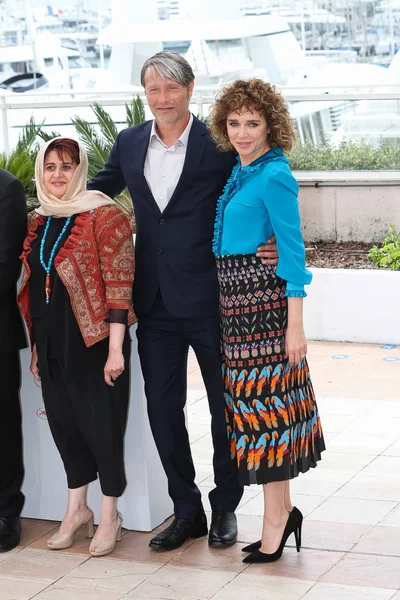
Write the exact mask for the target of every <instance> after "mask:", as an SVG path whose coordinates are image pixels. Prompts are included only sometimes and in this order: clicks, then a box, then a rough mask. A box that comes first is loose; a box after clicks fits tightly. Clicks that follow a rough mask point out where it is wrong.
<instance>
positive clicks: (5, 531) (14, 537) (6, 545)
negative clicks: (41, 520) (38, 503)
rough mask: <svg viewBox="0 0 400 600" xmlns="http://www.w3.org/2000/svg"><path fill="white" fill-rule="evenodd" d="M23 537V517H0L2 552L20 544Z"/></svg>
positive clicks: (0, 548) (0, 547)
mask: <svg viewBox="0 0 400 600" xmlns="http://www.w3.org/2000/svg"><path fill="white" fill-rule="evenodd" d="M20 539H21V519H20V518H19V517H0V552H8V551H9V550H12V549H13V548H15V546H18V544H19V542H20Z"/></svg>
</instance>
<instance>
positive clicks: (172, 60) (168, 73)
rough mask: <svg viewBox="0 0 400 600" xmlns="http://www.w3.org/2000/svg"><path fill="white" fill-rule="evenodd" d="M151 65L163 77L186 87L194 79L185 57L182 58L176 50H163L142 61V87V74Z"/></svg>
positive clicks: (141, 75)
mask: <svg viewBox="0 0 400 600" xmlns="http://www.w3.org/2000/svg"><path fill="white" fill-rule="evenodd" d="M150 67H152V68H153V69H156V70H157V71H158V72H159V74H160V75H161V77H162V78H163V79H172V81H176V83H179V84H180V85H184V86H185V87H188V85H189V84H190V83H192V81H194V73H193V69H192V67H191V66H190V65H189V63H188V61H187V60H186V58H183V56H181V55H180V54H178V52H172V51H170V50H163V51H162V52H158V53H157V54H154V56H150V58H148V59H147V60H146V62H145V63H144V65H143V67H142V71H141V73H140V81H141V84H142V86H143V87H145V85H144V76H145V74H146V71H147V69H149V68H150Z"/></svg>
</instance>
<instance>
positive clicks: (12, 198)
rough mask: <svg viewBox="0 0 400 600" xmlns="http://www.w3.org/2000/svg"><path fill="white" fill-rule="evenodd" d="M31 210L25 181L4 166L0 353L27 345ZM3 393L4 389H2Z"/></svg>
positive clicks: (0, 196)
mask: <svg viewBox="0 0 400 600" xmlns="http://www.w3.org/2000/svg"><path fill="white" fill-rule="evenodd" d="M26 229H27V209H26V200H25V192H24V188H23V185H22V183H21V182H20V181H19V180H18V179H17V178H16V177H14V176H13V175H11V173H8V172H7V171H4V170H3V169H0V352H1V353H5V352H15V351H16V350H19V349H20V348H25V347H26V338H25V331H24V328H23V325H22V320H21V316H20V314H19V311H18V306H17V290H16V284H17V280H18V277H19V274H20V271H21V261H20V259H19V256H20V254H21V252H22V244H23V241H24V239H25V236H26ZM0 393H1V392H0Z"/></svg>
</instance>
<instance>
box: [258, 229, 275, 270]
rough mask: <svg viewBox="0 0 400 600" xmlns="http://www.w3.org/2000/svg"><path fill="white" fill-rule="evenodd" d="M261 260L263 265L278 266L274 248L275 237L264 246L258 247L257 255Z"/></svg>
mask: <svg viewBox="0 0 400 600" xmlns="http://www.w3.org/2000/svg"><path fill="white" fill-rule="evenodd" d="M256 256H259V257H260V258H261V262H262V263H263V265H272V266H275V265H277V264H278V258H279V257H278V249H277V247H276V237H275V236H273V237H271V238H269V240H267V243H266V245H264V246H258V248H257V254H256Z"/></svg>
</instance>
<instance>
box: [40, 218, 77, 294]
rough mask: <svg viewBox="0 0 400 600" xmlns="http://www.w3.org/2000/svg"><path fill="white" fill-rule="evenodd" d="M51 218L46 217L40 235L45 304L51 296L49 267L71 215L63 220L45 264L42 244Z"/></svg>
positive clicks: (44, 241) (51, 264)
mask: <svg viewBox="0 0 400 600" xmlns="http://www.w3.org/2000/svg"><path fill="white" fill-rule="evenodd" d="M51 219H52V217H48V219H47V222H46V227H45V229H44V233H43V237H42V241H41V242H40V264H41V265H42V267H43V269H44V270H45V271H46V282H45V286H44V293H45V296H46V304H48V303H49V302H50V296H51V282H50V271H51V267H52V266H53V261H54V257H55V255H56V252H57V248H58V246H59V245H60V241H61V238H62V237H63V235H64V233H65V232H66V230H67V228H68V225H69V224H70V222H71V219H72V217H68V219H67V220H66V221H65V225H64V227H63V228H62V230H61V233H60V235H59V236H58V238H57V239H56V242H55V244H54V246H53V248H52V250H51V252H50V258H49V260H48V263H47V265H46V263H45V262H44V257H43V254H44V245H45V243H46V238H47V232H48V231H49V227H50V223H51Z"/></svg>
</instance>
